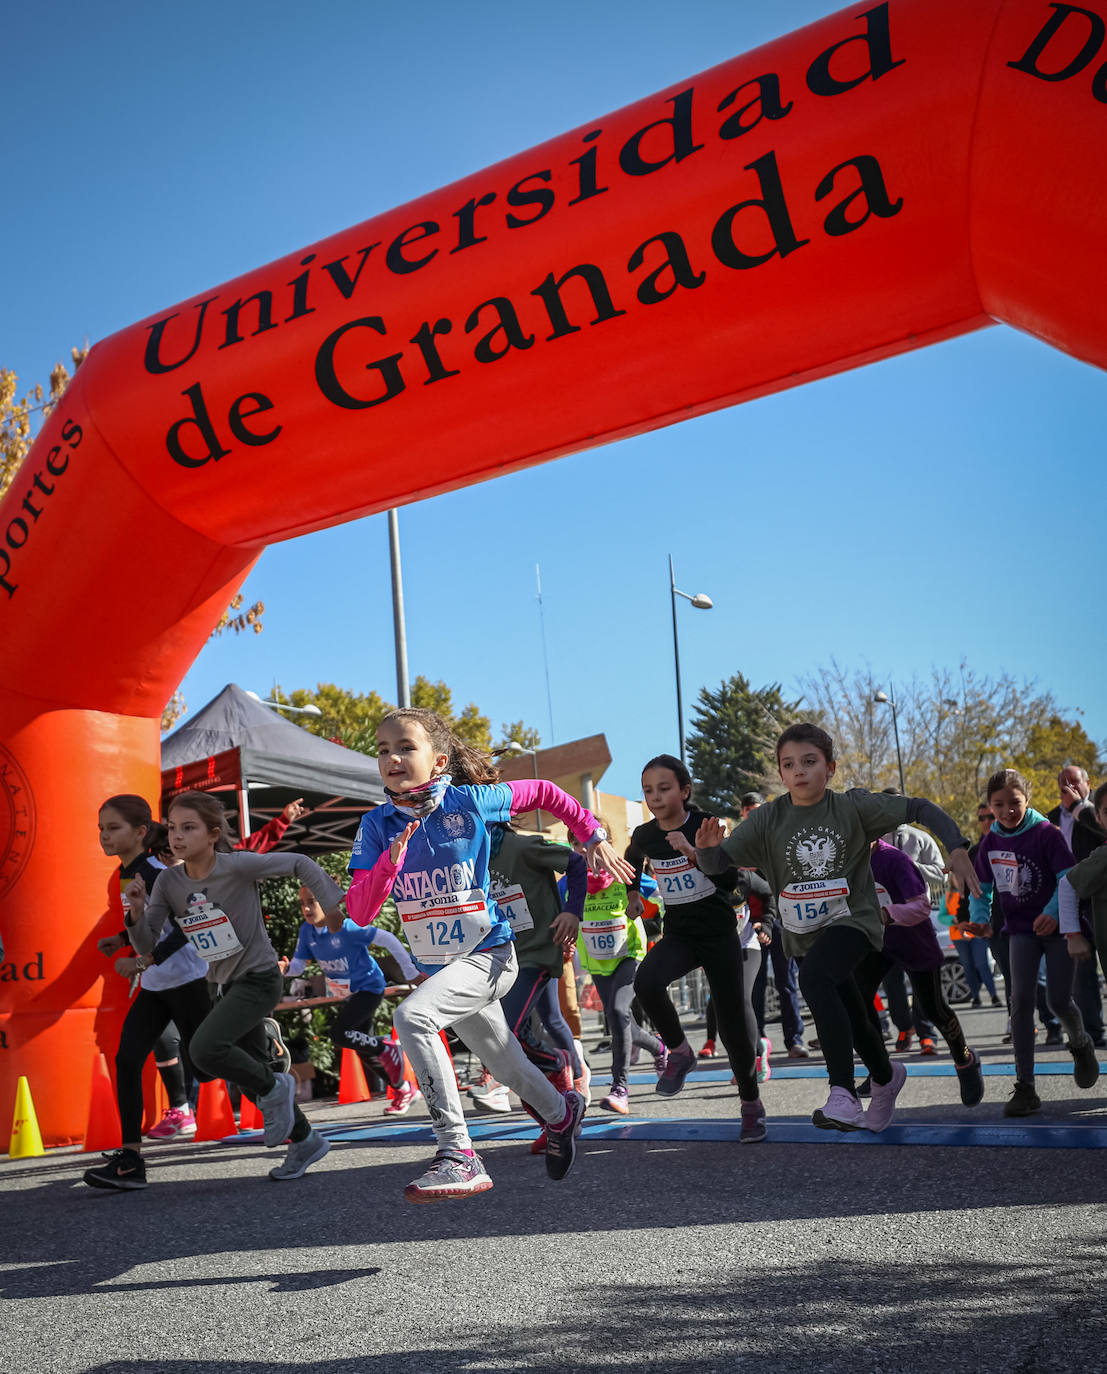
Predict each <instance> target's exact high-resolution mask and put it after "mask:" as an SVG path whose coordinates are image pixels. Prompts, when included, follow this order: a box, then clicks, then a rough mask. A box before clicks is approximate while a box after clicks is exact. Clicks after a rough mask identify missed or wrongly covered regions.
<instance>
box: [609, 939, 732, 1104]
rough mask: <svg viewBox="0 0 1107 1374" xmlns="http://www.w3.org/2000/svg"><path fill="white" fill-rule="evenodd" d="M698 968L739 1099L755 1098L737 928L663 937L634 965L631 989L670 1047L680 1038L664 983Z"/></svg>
mask: <svg viewBox="0 0 1107 1374" xmlns="http://www.w3.org/2000/svg"><path fill="white" fill-rule="evenodd" d="M694 968H702V969H703V972H704V976H705V977H706V979H707V984H708V987H709V988H710V989H711V1000H712V1002H713V1003H714V1005H715V1015H716V1017H717V1018H718V1022H719V1035H720V1038H721V1039H722V1042H723V1045H724V1046H725V1047H726V1052H727V1055H728V1056H729V1058H730V1067H731V1069H732V1070H733V1072H734V1079H735V1082H736V1083H737V1084H738V1092H739V1094H740V1095H741V1098H742V1100H743V1102H756V1101H757V1099H758V1097H759V1092H758V1087H757V1071H756V1067H755V1063H754V1061H755V1059H756V1056H757V1027H756V1025H753V1026H752V1031H751V1023H752V1022H753V1015H752V1012H751V1013H750V1015H749V1017H748V1019H747V1014H746V1013H747V1003H746V999H745V996H744V995H743V991H742V983H743V979H744V977H745V960H744V958H743V952H742V945H741V941H740V940H739V938H738V927H737V926H735V928H734V930H733V932H731V931H727V932H726V933H725V934H723V935H712V936H686V935H665V936H662V938H661V939H660V940H659V941H658V942H657V944H656V945H654V947H653V949H651V950H650V952H649V953H648V954H647V955H646V957H645V958H644V959H643V960H642V962H641V963H640V964H639V965H638V975H637V977H636V978H635V980H634V990H635V992H636V993H637V994H638V996H639V998H640V999H641V1002H642V1006H643V1007H644V1008H645V1011H646V1015H647V1016H648V1017H649V1018H650V1020H651V1021H652V1022H653V1024H654V1025H655V1026H656V1027H657V1033H658V1034H659V1035H660V1036H661V1038H662V1040H664V1042H665V1044H666V1045H668V1047H669V1049H671V1050H672V1049H675V1048H676V1046H677V1045H679V1044H680V1043H681V1041H682V1040H683V1039H684V1031H683V1030H682V1029H681V1025H680V1017H679V1016H678V1015H677V1011H676V1007H674V1006H673V1003H672V999H671V998H670V997H669V984H670V983H675V982H677V981H678V980H679V979H681V978H683V977H685V976H686V975H687V974H689V973H691V972H692V970H693V969H694Z"/></svg>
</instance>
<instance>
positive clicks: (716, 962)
mask: <svg viewBox="0 0 1107 1374" xmlns="http://www.w3.org/2000/svg"><path fill="white" fill-rule="evenodd" d="M691 795H692V779H691V777H690V776H689V773H688V770H687V768H685V766H684V765H683V764H682V763H681V761H680V760H679V759H677V758H674V757H673V756H672V755H671V754H660V755H658V757H657V758H654V759H651V760H650V761H649V763H647V764H646V766H645V768H644V769H643V770H642V796H643V798H644V800H645V803H646V805H647V806H648V807H649V809H650V811H651V812H653V820H652V821H648V822H647V823H646V824H645V825H640V826H638V827H637V828H636V830H635V831H634V834H633V835H632V836H631V838H630V844H631V849H630V853H631V857H632V858H633V859H634V863H635V881H634V883H632V884H631V887H632V888H633V889H637V886H638V880H639V877H640V875H641V872H642V867H643V865H644V863H645V861H646V860H647V859H648V860H649V862H650V867H651V868H652V869H653V875H654V877H655V878H656V879H657V885H658V897H659V898H660V900H661V902H662V903H663V904H664V907H665V925H664V933H663V935H662V937H661V939H660V940H659V941H658V942H657V944H655V945H654V947H653V948H652V949H651V950H650V952H649V953H648V954H647V955H646V957H645V959H643V961H642V964H641V967H640V968H639V970H638V974H637V977H636V978H635V980H634V990H635V992H637V994H638V997H639V1000H640V1001H641V1003H642V1009H643V1010H644V1011H645V1013H646V1015H647V1016H648V1017H649V1019H650V1020H651V1021H652V1022H653V1024H654V1025H655V1026H656V1027H657V1029H658V1030H659V1031H660V1033H661V1038H662V1040H663V1041H664V1042H665V1044H666V1046H667V1047H668V1057H667V1062H666V1064H665V1067H664V1072H663V1073H662V1074H661V1077H660V1078H659V1079H658V1080H657V1091H658V1092H659V1093H661V1094H662V1096H664V1097H673V1096H675V1094H677V1093H678V1092H680V1090H681V1088H682V1087H683V1086H684V1080H685V1078H686V1077H687V1076H688V1071H689V1069H691V1068H692V1066H693V1065H694V1064H695V1062H696V1055H695V1051H694V1050H693V1049H692V1047H691V1045H689V1043H688V1041H687V1040H686V1039H685V1036H684V1031H683V1029H682V1028H681V1024H680V1018H679V1016H678V1015H677V1012H676V1008H675V1007H674V1006H673V1003H672V1000H671V999H670V997H669V984H670V983H675V982H676V981H677V979H679V978H683V977H684V976H685V975H686V974H688V973H690V972H691V971H692V969H694V968H702V969H703V971H704V974H705V975H706V977H707V982H708V985H709V987H710V988H711V998H712V1001H713V1002H714V1004H715V1016H716V1018H717V1021H718V1026H719V1034H720V1038H721V1039H722V1042H723V1045H724V1046H725V1048H726V1051H727V1054H728V1056H729V1058H730V1067H731V1070H732V1071H733V1073H734V1078H735V1081H736V1082H737V1084H738V1093H739V1096H740V1097H741V1099H742V1128H741V1133H740V1135H739V1139H740V1141H741V1142H742V1144H744V1145H751V1144H755V1143H756V1142H757V1141H759V1140H764V1138H765V1108H764V1106H763V1105H762V1102H761V1094H760V1092H759V1090H758V1086H757V1067H756V1059H757V1023H756V1022H755V1021H754V1018H753V1009H752V1007H751V1005H750V1002H749V999H748V997H747V996H746V995H745V990H744V989H745V980H746V976H747V975H746V973H745V958H746V956H745V951H744V950H743V948H742V935H741V931H740V928H739V921H738V915H737V913H736V912H735V909H734V904H733V902H732V900H731V894H735V893H737V894H738V895H739V899H740V900H742V901H744V900H745V897H746V896H747V895H748V893H749V891H750V875H749V874H739V872H738V869H737V868H736V867H735V865H734V864H732V863H730V862H729V861H725V862H722V863H719V864H717V865H716V869H715V872H714V873H713V874H712V876H711V877H708V875H707V874H706V873H705V872H703V871H702V865H700V864H699V863H698V862H697V859H696V855H695V851H694V848H693V845H694V843H695V837H696V834H697V832H698V831H699V830H700V829H701V828H702V827H703V826H704V825H705V824H706V823H707V822H708V821H709V820H710V819H711V818H710V817H708V816H707V815H706V814H705V813H704V812H703V811H699V810H697V809H696V808H695V807H692V806H690V805H689V801H690V798H691ZM753 814H754V815H756V814H757V813H756V812H754V813H753ZM745 824H746V823H745V822H743V826H744V825H745ZM712 857H714V856H712ZM742 862H743V863H744V864H745V863H746V861H745V860H743V861H742ZM755 864H756V860H753V859H751V860H749V863H748V866H749V867H753V866H755ZM641 902H642V899H641V896H640V894H639V893H638V892H637V891H636V890H635V892H634V900H633V901H632V904H631V906H630V907H629V909H628V910H629V914H630V915H631V916H632V917H633V916H637V915H638V914H639V913H640V910H641ZM746 924H748V922H746ZM753 943H754V945H755V946H756V947H757V948H758V949H760V946H759V945H758V944H757V941H756V937H754V942H753ZM757 967H760V958H758V963H757ZM754 972H756V969H754V970H753V971H751V972H750V973H749V975H748V976H749V985H750V987H751V988H752V986H753V976H754Z"/></svg>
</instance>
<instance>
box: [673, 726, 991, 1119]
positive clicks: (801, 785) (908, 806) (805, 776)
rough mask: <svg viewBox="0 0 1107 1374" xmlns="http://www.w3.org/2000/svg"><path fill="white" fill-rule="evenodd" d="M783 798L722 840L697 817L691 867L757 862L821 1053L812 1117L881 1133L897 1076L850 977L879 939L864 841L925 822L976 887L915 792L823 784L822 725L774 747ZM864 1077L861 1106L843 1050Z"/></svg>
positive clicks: (949, 834)
mask: <svg viewBox="0 0 1107 1374" xmlns="http://www.w3.org/2000/svg"><path fill="white" fill-rule="evenodd" d="M776 758H777V768H778V770H779V773H780V779H781V781H782V782H783V783H784V786H785V787H786V788H787V789H788V791H787V793H786V794H785V795H784V796H780V797H776V798H775V799H774V800H773V801H771V802H767V803H766V804H765V805H764V806H760V807H758V808H757V810H756V811H753V812H751V813H750V815H749V817H748V819H747V820H745V821H743V822H742V824H741V825H740V826H738V827H737V829H736V830H734V831H733V832H732V834H731V835H730V836H729V837H726V835H725V831H724V829H723V825H722V822H721V821H718V820H715V819H714V818H707V819H705V820H704V822H703V824H702V825H701V826H700V829H699V831H698V833H697V835H696V854H697V857H698V859H699V862H700V866H701V868H703V869H705V871H707V872H708V873H711V872H713V871H715V870H717V869H723V868H725V867H726V866H727V865H728V864H734V863H736V864H740V865H742V866H743V867H747V866H748V867H754V868H759V869H760V870H761V872H762V873H764V874H765V876H766V878H767V879H768V881H769V884H770V886H771V887H772V888H773V889H774V891H776V892H777V893H778V894H779V895H778V899H777V910H778V912H779V915H780V920H781V924H782V925H783V927H784V948H785V952H786V953H788V954H789V955H792V956H793V957H795V958H796V959H798V960H801V961H802V962H801V963H800V988H801V990H802V992H803V996H804V999H805V1000H806V1002H807V1005H808V1007H809V1008H810V1010H811V1014H812V1016H813V1018H814V1021H815V1028H816V1030H817V1031H818V1036H819V1041H820V1044H821V1047H822V1051H823V1054H824V1055H825V1056H826V1067H827V1075H828V1077H829V1079H830V1095H829V1097H828V1098H827V1102H826V1105H825V1106H824V1107H821V1108H820V1109H818V1110H817V1111H816V1112H815V1114H814V1116H813V1117H812V1121H813V1122H814V1124H815V1125H816V1126H821V1127H823V1128H824V1129H828V1130H838V1131H858V1130H866V1129H867V1130H870V1131H883V1130H884V1129H885V1127H887V1125H888V1124H889V1122H890V1121H891V1119H892V1115H893V1113H894V1111H895V1102H896V1097H897V1095H898V1094H899V1091H900V1089H901V1088H902V1087H903V1084H904V1082H905V1080H906V1077H907V1070H906V1069H905V1068H904V1066H903V1065H902V1064H900V1063H896V1064H892V1062H891V1061H890V1060H889V1058H888V1051H887V1050H886V1049H885V1047H884V1041H883V1039H882V1037H881V1035H880V1031H879V1029H878V1028H877V1027H876V1026H875V1025H874V1024H873V1022H872V1021H870V1020H869V1016H868V1011H867V1009H866V1006H865V999H864V997H863V996H862V994H861V992H860V989H859V988H858V986H857V983H856V982H855V981H854V978H853V974H854V973H855V971H856V970H857V967H858V965H859V964H860V963H861V962H862V960H863V959H864V958H865V957H866V955H867V954H868V953H869V951H870V950H880V949H882V948H883V945H884V925H883V922H882V920H881V917H880V906H879V903H878V902H877V897H876V888H875V886H874V883H873V876H872V869H871V868H870V865H869V846H870V845H871V843H872V841H873V840H876V839H879V838H880V836H881V835H883V834H884V833H885V832H886V831H888V830H893V829H895V827H896V826H898V825H900V824H902V823H903V822H904V821H918V822H919V823H920V824H921V825H925V826H926V828H927V829H928V830H932V831H933V832H934V834H935V835H937V836H938V838H939V839H940V840H941V841H942V842H943V843H944V844H945V845H946V847H947V849H948V850H949V853H950V857H949V867H950V870H951V872H953V873H955V874H956V875H957V876H958V877H959V878H961V879H963V880H964V881H965V883H966V884H967V885H968V887H969V890H970V891H971V892H973V893H978V892H979V890H980V884H979V882H978V881H977V878H976V873H975V872H974V870H973V867H972V864H971V863H970V862H969V858H968V855H967V854H966V853H965V852H964V849H965V847H966V846H967V845H968V840H966V839H965V838H964V837H963V836H962V835H961V833H960V831H959V830H958V828H957V825H956V824H955V822H954V821H953V820H952V819H951V818H950V817H949V816H947V815H946V813H945V812H944V811H942V810H941V809H940V808H939V807H937V806H935V805H934V804H933V803H932V802H929V801H926V800H924V799H923V798H920V797H895V796H888V795H886V794H884V793H874V792H866V791H865V790H864V789H862V788H853V789H852V790H851V791H849V792H844V793H843V792H834V791H832V790H831V789H830V788H829V786H828V783H829V782H830V779H831V778H832V777H833V776H834V772H835V770H836V768H837V762H836V760H835V758H834V742H833V740H831V738H830V736H829V735H828V734H827V733H826V731H825V730H820V729H819V727H818V726H816V725H811V724H808V723H806V722H804V723H803V724H798V725H792V726H789V727H788V729H787V730H785V731H784V733H783V734H782V735H781V736H780V738H779V739H778V740H777V744H776ZM855 1047H856V1050H857V1053H858V1054H859V1055H860V1057H861V1059H862V1061H863V1062H864V1064H865V1067H866V1068H867V1069H868V1070H869V1074H870V1076H871V1078H872V1101H871V1103H870V1105H869V1110H868V1113H867V1114H866V1112H865V1110H864V1108H863V1107H862V1105H861V1103H860V1101H859V1100H858V1097H857V1091H856V1085H855V1082H854V1073H853V1055H854V1048H855Z"/></svg>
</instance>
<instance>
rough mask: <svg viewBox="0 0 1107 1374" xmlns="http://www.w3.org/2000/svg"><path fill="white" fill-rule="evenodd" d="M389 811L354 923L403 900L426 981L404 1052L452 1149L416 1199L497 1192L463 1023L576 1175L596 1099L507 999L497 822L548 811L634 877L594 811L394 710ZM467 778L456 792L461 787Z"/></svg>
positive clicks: (371, 827) (417, 1186)
mask: <svg viewBox="0 0 1107 1374" xmlns="http://www.w3.org/2000/svg"><path fill="white" fill-rule="evenodd" d="M377 744H378V748H379V761H380V770H381V777H382V778H383V779H384V784H385V790H386V791H387V793H388V798H389V799H388V801H387V802H386V803H385V804H384V806H380V807H378V808H377V809H376V810H375V811H370V812H368V813H367V814H366V815H365V816H364V817H363V818H362V822H361V826H360V827H359V829H358V833H357V838H356V839H355V841H354V849H353V855H352V857H351V860H350V869H351V871H352V873H353V875H354V876H353V882H352V883H351V885H350V890H349V892H348V894H347V899H346V900H347V907H348V910H349V912H350V915H351V916H352V917H353V919H354V920H355V921H357V922H358V924H359V925H367V924H368V923H369V922H370V921H371V920H373V918H374V917H375V916H376V915H377V913H378V912H379V910H380V908H381V905H382V903H383V901H384V899H385V898H386V897H387V896H388V895H389V893H390V892H391V894H392V896H393V897H394V898H395V901H396V907H397V910H398V911H399V913H400V917H401V920H402V921H403V926H404V934H405V936H406V937H407V941H408V944H409V945H410V947H411V951H412V954H413V955H414V957H415V962H416V963H417V964H418V965H419V968H420V969H421V970H422V972H423V973H424V975H425V981H423V982H422V983H421V984H420V986H419V987H417V988H416V990H415V991H414V992H413V993H412V994H411V996H410V997H408V998H407V999H406V1001H404V1002H402V1003H401V1004H400V1006H399V1008H398V1009H397V1011H396V1017H395V1025H396V1031H397V1034H398V1035H399V1037H400V1044H401V1045H402V1046H403V1049H404V1052H405V1053H406V1054H407V1056H408V1059H409V1060H410V1062H411V1066H412V1068H413V1070H414V1071H415V1076H416V1078H417V1079H418V1082H419V1086H420V1088H421V1089H422V1091H423V1096H424V1098H425V1099H426V1102H427V1107H428V1109H429V1111H430V1115H431V1124H432V1126H433V1128H434V1133H435V1137H436V1139H437V1141H438V1153H437V1154H436V1156H435V1158H434V1161H433V1163H432V1164H431V1166H430V1168H429V1169H428V1170H427V1171H426V1173H424V1174H422V1175H421V1176H420V1177H419V1178H417V1179H415V1180H413V1181H412V1182H411V1183H409V1184H408V1186H407V1187H406V1188H405V1189H404V1196H405V1197H406V1198H407V1199H408V1201H409V1202H437V1201H439V1200H442V1199H446V1198H462V1197H469V1196H471V1195H473V1194H474V1193H483V1192H487V1191H488V1189H489V1188H491V1187H492V1180H491V1179H490V1178H489V1177H488V1174H487V1172H486V1171H485V1168H484V1165H483V1164H482V1163H481V1160H480V1157H479V1156H478V1155H477V1154H476V1153H475V1152H474V1150H473V1147H472V1142H471V1140H470V1139H469V1133H468V1131H467V1130H466V1127H465V1118H464V1115H463V1113H462V1108H461V1097H460V1094H459V1093H458V1089H457V1082H456V1080H455V1078H454V1072H453V1068H452V1066H451V1064H450V1060H449V1056H448V1055H447V1053H446V1050H445V1048H444V1046H443V1044H442V1041H441V1040H440V1039H439V1031H441V1030H443V1029H445V1028H446V1027H447V1026H452V1027H454V1029H455V1030H456V1032H457V1033H458V1035H460V1036H461V1037H462V1039H463V1040H464V1041H465V1043H466V1044H467V1045H468V1046H469V1048H470V1049H471V1050H472V1051H473V1053H474V1054H476V1055H477V1057H478V1058H479V1059H480V1060H481V1062H482V1063H483V1064H485V1065H487V1067H488V1068H489V1069H490V1070H491V1072H492V1073H493V1074H494V1075H495V1077H496V1078H497V1079H498V1080H499V1081H500V1082H501V1083H504V1084H506V1085H507V1086H508V1087H509V1088H512V1089H514V1091H515V1092H516V1093H517V1094H518V1096H519V1097H520V1098H522V1099H523V1101H525V1102H528V1103H529V1104H530V1105H531V1106H532V1107H534V1108H535V1110H536V1111H537V1112H538V1113H539V1114H540V1115H541V1117H542V1119H543V1120H544V1121H545V1122H546V1123H547V1130H546V1134H547V1145H546V1170H547V1172H548V1174H549V1175H550V1177H551V1178H554V1179H561V1178H564V1177H565V1175H566V1174H567V1173H568V1171H569V1169H570V1168H571V1166H572V1163H573V1159H574V1156H575V1151H576V1136H577V1134H578V1133H579V1130H580V1122H581V1118H582V1117H583V1115H584V1108H585V1103H584V1099H583V1098H582V1097H581V1096H580V1094H579V1093H577V1092H576V1091H574V1090H570V1091H569V1092H567V1093H564V1094H562V1093H561V1092H559V1091H558V1090H557V1089H556V1088H555V1087H554V1086H553V1085H552V1084H551V1083H549V1082H548V1081H547V1079H546V1078H545V1076H544V1075H543V1074H542V1073H541V1071H540V1070H538V1069H537V1068H535V1067H534V1065H533V1064H531V1063H530V1062H529V1060H528V1059H527V1057H526V1055H525V1054H524V1053H523V1051H522V1049H521V1047H520V1045H519V1042H518V1041H517V1040H516V1039H515V1037H514V1036H513V1035H512V1034H511V1032H510V1031H509V1030H508V1027H507V1021H506V1020H505V1018H504V1013H503V1010H502V1008H501V1007H500V1005H499V999H500V998H501V997H502V996H503V995H504V993H505V992H507V990H508V989H509V988H510V987H511V985H512V984H513V983H514V981H515V979H516V976H517V974H518V967H519V965H518V959H517V958H516V954H515V947H514V944H513V942H512V938H511V926H510V924H509V923H508V921H507V919H506V918H505V916H504V915H503V913H502V912H501V911H500V909H499V907H498V906H497V905H496V902H495V900H494V899H493V898H491V897H490V895H489V876H488V864H489V854H490V848H491V839H490V835H489V826H491V825H497V824H498V825H506V824H507V823H508V822H509V821H510V819H511V816H512V814H513V813H514V812H516V811H531V810H534V809H535V808H537V807H540V808H541V809H542V810H543V811H549V812H551V813H552V814H553V815H554V816H556V817H557V818H558V819H559V820H563V821H564V822H565V823H566V824H567V825H568V826H569V827H570V829H571V831H572V832H573V833H574V834H575V835H576V836H577V837H578V838H579V839H581V840H582V841H584V842H585V843H586V845H587V846H588V849H589V856H590V859H591V861H592V862H593V863H594V864H595V863H598V864H601V865H602V866H603V867H604V868H606V869H607V870H608V871H609V872H611V873H613V874H614V875H615V876H616V877H618V878H620V879H623V880H625V878H626V877H628V876H629V875H630V872H631V869H630V867H629V865H628V864H626V863H624V862H623V860H622V859H620V858H619V857H618V855H617V854H616V853H615V851H614V850H613V849H612V848H611V846H610V844H608V842H607V835H606V834H605V832H604V831H603V830H602V829H600V828H599V827H597V825H596V822H595V820H594V818H593V817H592V815H591V814H590V813H589V812H587V811H585V810H584V809H583V808H582V807H581V806H579V805H578V804H577V802H575V801H574V800H573V798H572V797H570V796H568V795H567V794H566V793H565V792H563V791H562V790H561V788H560V787H556V786H554V784H553V783H548V782H539V781H535V782H513V783H506V784H505V783H500V782H497V781H496V779H497V773H496V770H495V769H494V768H493V766H492V764H491V762H490V761H489V760H488V759H487V758H486V757H485V756H484V755H483V754H480V753H478V752H477V751H476V750H474V749H472V748H471V747H470V746H468V745H467V744H465V743H464V741H462V740H460V739H458V738H457V736H456V735H454V733H453V732H452V731H451V729H450V727H449V726H448V725H447V724H446V722H445V721H444V720H443V719H442V718H441V717H440V716H438V715H436V714H435V712H433V711H424V710H417V709H411V708H404V709H401V710H398V711H392V712H390V713H389V714H388V715H387V716H385V718H384V719H383V720H382V721H381V723H380V725H379V727H378V730H377ZM455 780H456V783H455Z"/></svg>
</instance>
